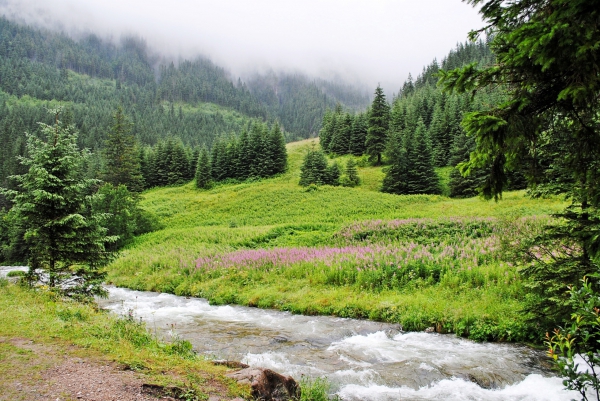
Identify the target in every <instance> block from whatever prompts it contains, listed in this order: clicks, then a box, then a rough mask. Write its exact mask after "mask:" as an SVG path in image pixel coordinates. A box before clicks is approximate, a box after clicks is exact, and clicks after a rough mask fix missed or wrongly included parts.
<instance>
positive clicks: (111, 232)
mask: <svg viewBox="0 0 600 401" xmlns="http://www.w3.org/2000/svg"><path fill="white" fill-rule="evenodd" d="M97 195H98V196H96V197H95V199H94V201H92V212H93V213H96V214H105V215H107V216H108V217H107V219H106V221H105V222H104V226H105V227H106V228H107V230H108V232H107V234H108V236H109V237H110V238H111V241H109V242H107V243H105V245H104V246H105V248H106V249H107V250H110V251H116V250H119V249H121V248H123V247H124V246H125V245H127V244H128V243H129V242H130V241H131V240H132V239H133V237H134V236H135V235H140V234H144V233H148V232H151V231H155V230H156V229H158V228H159V227H160V225H159V224H158V221H156V218H155V217H153V216H152V214H151V213H150V212H147V211H145V210H142V209H141V208H140V207H139V200H140V198H139V195H137V194H135V193H131V192H129V191H128V190H127V187H126V186H125V185H119V186H116V187H115V186H113V185H112V184H104V185H103V186H101V187H100V188H99V189H98V193H97ZM113 238H117V239H116V240H114V241H113V240H112V239H113Z"/></svg>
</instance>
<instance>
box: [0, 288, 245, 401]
mask: <svg viewBox="0 0 600 401" xmlns="http://www.w3.org/2000/svg"><path fill="white" fill-rule="evenodd" d="M0 316H1V318H2V324H1V325H0V339H2V338H4V339H11V338H12V339H16V338H21V339H23V338H25V339H28V340H32V341H34V342H35V343H39V344H46V345H50V346H57V347H58V349H61V350H65V351H64V352H69V353H71V354H74V355H76V356H80V357H84V358H100V359H104V360H106V359H109V360H111V361H114V362H116V363H118V364H119V365H120V366H122V367H123V368H124V369H131V370H136V371H138V372H140V373H142V374H144V375H145V376H146V380H147V381H148V382H150V383H154V384H160V385H176V386H178V387H181V388H186V389H187V390H189V394H194V395H195V397H196V398H195V399H207V398H208V396H209V394H212V393H217V394H220V395H223V396H225V395H227V396H230V397H235V396H243V397H247V396H248V394H249V391H248V389H247V388H243V387H239V386H238V385H237V384H235V383H234V382H232V380H230V379H227V378H225V377H224V373H225V372H226V370H225V369H224V368H222V367H218V366H213V365H212V364H211V363H210V362H209V361H206V360H204V359H202V358H200V357H197V356H196V355H195V354H194V353H193V352H192V351H191V344H190V343H189V342H187V341H181V340H179V341H175V342H172V343H164V342H161V341H159V340H157V339H156V338H155V337H153V336H151V335H150V334H148V332H147V330H146V328H145V326H144V324H143V323H140V322H136V321H134V320H133V319H119V318H117V317H115V316H113V315H110V314H108V313H105V312H103V311H99V310H97V309H96V308H95V307H94V306H93V305H83V304H80V303H76V302H70V301H67V300H61V299H59V298H57V297H56V296H55V295H54V294H52V293H51V292H48V291H32V290H28V289H24V288H21V287H20V286H18V285H11V284H8V282H7V281H6V280H4V279H0ZM33 359H34V355H33V354H32V353H31V352H30V351H27V350H22V349H20V348H17V347H14V346H12V345H11V344H9V343H7V342H0V375H1V376H2V377H3V382H5V383H9V382H10V380H9V379H11V378H12V379H19V380H30V381H31V380H33V381H35V380H36V379H39V377H40V372H41V371H43V370H44V369H47V368H48V367H50V366H46V365H48V364H47V363H46V364H43V363H42V364H40V363H33V364H32V363H30V362H31V361H32V360H33ZM16 367H18V369H17V370H15V368H16ZM0 390H3V391H9V390H8V389H3V388H2V384H0ZM190 399H191V398H190Z"/></svg>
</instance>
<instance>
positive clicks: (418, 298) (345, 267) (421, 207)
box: [109, 140, 565, 340]
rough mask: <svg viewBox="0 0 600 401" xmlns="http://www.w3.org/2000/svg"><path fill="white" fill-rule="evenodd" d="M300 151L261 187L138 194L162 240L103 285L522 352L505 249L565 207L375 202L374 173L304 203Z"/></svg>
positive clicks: (121, 261)
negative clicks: (445, 335)
mask: <svg viewBox="0 0 600 401" xmlns="http://www.w3.org/2000/svg"><path fill="white" fill-rule="evenodd" d="M311 146H316V144H315V143H313V141H311V140H307V141H302V142H296V143H292V144H289V145H288V153H289V171H288V172H287V173H286V174H284V175H282V176H279V177H276V178H273V179H268V180H263V181H259V182H247V183H242V184H230V185H222V186H219V187H216V188H213V189H212V190H208V191H200V190H196V189H195V188H194V185H193V183H189V184H187V185H184V186H180V187H171V188H161V189H156V190H152V191H148V192H146V193H145V194H144V200H143V202H142V205H143V207H144V208H146V209H148V210H150V211H152V212H153V213H155V214H156V215H157V216H159V218H160V220H161V221H162V223H163V224H164V226H165V228H164V229H163V230H161V231H158V232H154V233H150V234H147V235H144V236H142V237H139V238H137V239H136V240H135V242H134V243H133V244H131V246H129V247H128V248H127V249H126V250H125V251H123V252H122V254H121V255H120V257H119V258H118V259H117V260H116V261H115V262H113V263H112V264H111V265H110V266H109V280H110V281H111V282H112V283H114V284H117V285H121V286H127V287H131V288H135V289H143V290H156V291H166V292H173V293H176V294H181V295H193V296H203V297H207V298H209V299H210V300H211V301H212V302H216V303H239V304H245V305H254V306H260V307H269V308H279V309H284V310H291V311H294V312H298V313H324V314H335V315H340V316H348V317H365V318H372V319H378V320H386V321H393V322H398V323H401V324H403V325H404V326H405V328H407V329H409V330H411V329H414V330H419V329H424V328H426V327H430V326H436V327H437V328H438V330H439V331H452V332H457V333H459V334H462V335H467V336H470V337H472V338H477V339H507V340H529V339H532V338H533V337H531V336H534V335H535V333H534V331H533V330H532V329H531V328H530V327H529V326H527V324H526V323H525V322H524V316H523V314H522V313H520V311H519V310H520V307H521V305H522V297H523V293H524V291H523V283H522V280H521V278H520V277H519V275H518V273H517V268H516V267H514V266H513V262H514V260H513V259H514V258H515V254H514V249H516V247H517V246H518V240H519V239H520V238H521V239H522V238H525V237H527V236H530V235H535V233H536V232H538V231H539V230H540V228H541V227H542V226H543V225H544V224H546V223H547V222H548V221H549V218H548V217H547V216H548V214H550V213H553V212H555V211H558V210H560V209H562V208H563V207H564V206H565V204H564V202H563V201H561V200H560V199H558V198H552V199H544V200H532V199H529V198H527V197H526V196H525V194H524V193H523V192H514V193H508V194H506V195H505V197H504V199H503V200H502V201H500V202H498V203H494V202H486V201H483V200H480V199H477V198H473V199H464V200H455V199H449V198H446V197H443V196H426V195H421V196H396V195H389V194H383V193H380V192H376V191H375V190H376V189H377V188H378V187H379V185H380V183H381V179H382V173H381V169H380V168H374V167H361V168H359V175H360V176H361V179H362V180H363V184H362V185H361V186H360V187H358V188H342V187H329V186H323V187H320V188H318V190H314V191H307V190H306V189H305V188H302V187H300V186H298V184H297V183H298V180H299V175H300V170H299V168H300V165H301V163H302V158H303V154H304V152H305V151H306V150H307V149H309V148H310V147H311ZM441 173H442V174H444V173H446V172H445V171H442V172H441ZM446 175H447V174H446Z"/></svg>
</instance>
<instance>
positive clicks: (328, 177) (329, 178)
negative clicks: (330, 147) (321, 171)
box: [323, 162, 342, 186]
mask: <svg viewBox="0 0 600 401" xmlns="http://www.w3.org/2000/svg"><path fill="white" fill-rule="evenodd" d="M341 175H342V169H340V165H339V164H338V162H333V163H331V164H330V165H328V166H327V168H326V169H325V177H324V179H323V184H326V185H333V186H338V185H340V176H341Z"/></svg>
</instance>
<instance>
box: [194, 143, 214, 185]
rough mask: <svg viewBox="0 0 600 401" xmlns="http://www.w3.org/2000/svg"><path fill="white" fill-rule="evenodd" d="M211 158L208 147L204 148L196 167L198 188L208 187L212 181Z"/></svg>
mask: <svg viewBox="0 0 600 401" xmlns="http://www.w3.org/2000/svg"><path fill="white" fill-rule="evenodd" d="M211 177H212V173H211V168H210V160H209V157H208V151H207V150H206V148H202V151H201V152H200V156H199V157H198V163H197V167H196V188H200V189H208V188H210V187H211V183H212V178H211Z"/></svg>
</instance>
